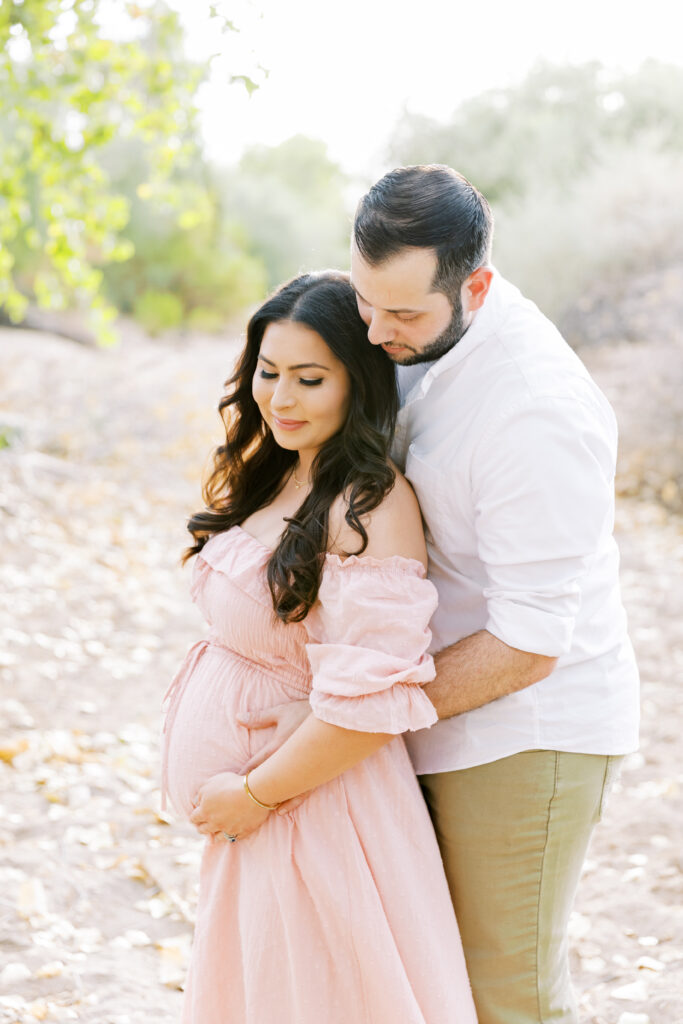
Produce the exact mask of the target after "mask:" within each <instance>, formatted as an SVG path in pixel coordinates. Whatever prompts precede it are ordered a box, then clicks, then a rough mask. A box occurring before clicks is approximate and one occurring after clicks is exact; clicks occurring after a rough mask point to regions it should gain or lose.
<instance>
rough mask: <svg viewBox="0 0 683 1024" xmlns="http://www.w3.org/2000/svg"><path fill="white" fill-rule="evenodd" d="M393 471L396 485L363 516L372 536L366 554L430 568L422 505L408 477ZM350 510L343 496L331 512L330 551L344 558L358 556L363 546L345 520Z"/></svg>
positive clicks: (337, 500) (369, 537) (368, 532)
mask: <svg viewBox="0 0 683 1024" xmlns="http://www.w3.org/2000/svg"><path fill="white" fill-rule="evenodd" d="M392 468H393V469H394V471H395V473H396V479H395V482H394V486H393V487H392V489H391V490H390V491H389V493H388V494H387V495H386V496H385V497H384V499H383V500H382V502H381V503H380V504H379V505H378V506H377V508H375V509H373V510H372V512H370V513H368V515H366V516H364V517H363V526H364V527H365V529H366V531H367V534H368V546H367V547H366V549H365V551H363V555H369V556H372V557H373V558H380V559H381V558H391V556H392V555H401V556H402V557H403V558H414V559H416V560H417V561H418V562H422V564H423V565H424V566H425V568H426V566H427V547H426V544H425V538H424V528H423V526H422V516H421V514H420V506H419V505H418V503H417V498H416V497H415V492H414V491H413V489H412V487H411V486H410V484H409V483H408V481H407V480H406V478H405V477H404V476H403V474H402V473H401V472H400V471H399V470H398V469H396V467H395V466H392ZM347 509H348V501H347V499H346V498H345V497H344V496H342V495H340V496H339V498H337V499H336V501H335V502H334V504H333V505H332V507H331V509H330V531H329V533H330V544H329V550H330V551H333V552H336V553H337V554H340V555H346V554H356V553H357V552H358V551H359V550H360V546H361V538H360V535H359V534H358V533H357V532H356V531H355V530H354V529H353V528H352V527H351V526H349V525H348V523H347V522H346V520H345V518H344V517H345V514H346V512H347Z"/></svg>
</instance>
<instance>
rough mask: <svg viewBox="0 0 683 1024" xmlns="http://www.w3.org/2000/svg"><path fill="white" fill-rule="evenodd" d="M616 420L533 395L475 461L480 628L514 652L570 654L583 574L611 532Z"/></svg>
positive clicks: (597, 410)
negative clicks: (482, 579) (483, 617)
mask: <svg viewBox="0 0 683 1024" xmlns="http://www.w3.org/2000/svg"><path fill="white" fill-rule="evenodd" d="M615 461H616V423H615V421H614V416H613V414H612V412H611V409H609V406H608V405H607V403H604V406H603V405H601V404H600V403H598V402H596V401H594V400H592V398H591V397H590V396H588V397H587V398H586V400H585V401H582V400H581V399H577V398H568V397H565V396H560V397H557V396H554V395H551V396H541V397H537V396H536V397H529V398H528V399H526V400H525V401H522V402H519V403H517V404H516V405H514V406H513V407H512V408H510V409H508V410H505V411H504V412H503V413H502V414H501V415H500V416H499V417H497V418H496V420H495V422H494V423H493V424H492V425H491V427H490V429H489V430H488V431H487V432H486V433H485V434H484V436H483V437H482V439H481V441H480V443H479V445H478V447H477V451H476V456H475V458H473V460H472V483H473V494H474V511H475V532H476V537H477V546H478V554H479V558H480V559H481V561H482V563H483V566H484V571H485V574H486V584H485V587H484V590H483V594H484V598H485V600H486V604H487V622H486V629H487V630H488V632H489V633H491V634H493V636H496V637H498V639H500V640H502V641H503V642H504V643H506V644H508V645H509V646H510V647H515V648H518V649H519V650H523V651H529V652H531V653H535V654H542V655H546V656H548V657H559V656H561V655H562V654H565V653H567V652H568V651H569V649H570V646H571V642H572V634H573V630H574V622H575V619H576V615H577V613H578V611H579V608H580V604H581V585H580V581H581V578H582V576H584V574H585V573H586V572H587V570H588V569H589V567H590V563H591V559H592V558H594V557H595V553H596V551H598V550H599V548H600V541H601V538H602V537H603V536H604V535H605V534H609V533H611V531H612V528H613V518H614V472H615Z"/></svg>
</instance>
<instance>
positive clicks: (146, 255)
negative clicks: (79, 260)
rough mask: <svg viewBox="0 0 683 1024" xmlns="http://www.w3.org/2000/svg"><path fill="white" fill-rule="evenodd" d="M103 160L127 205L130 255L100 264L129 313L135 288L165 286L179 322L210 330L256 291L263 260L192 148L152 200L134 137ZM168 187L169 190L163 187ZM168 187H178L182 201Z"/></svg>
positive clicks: (110, 290)
mask: <svg viewBox="0 0 683 1024" xmlns="http://www.w3.org/2000/svg"><path fill="white" fill-rule="evenodd" d="M105 161H106V165H107V168H108V172H109V174H110V175H111V178H112V180H113V181H114V182H115V183H116V187H117V188H118V189H119V190H120V191H121V192H122V193H123V194H124V195H125V196H126V197H128V198H129V202H130V207H131V217H130V220H129V222H128V224H127V225H126V227H125V229H124V231H123V232H122V234H123V238H124V239H125V240H126V241H127V242H128V243H129V244H130V245H131V248H132V249H133V255H132V256H131V257H130V258H129V259H128V260H126V261H125V262H124V263H119V264H116V265H111V266H109V267H107V268H106V269H105V272H104V285H105V289H106V293H107V295H108V296H109V297H110V299H111V301H112V302H113V303H114V304H115V305H116V307H117V308H118V309H120V310H121V311H122V312H124V313H132V314H133V316H137V315H138V314H137V312H136V310H138V309H139V308H140V307H139V302H138V300H139V299H140V297H141V296H142V295H143V294H145V293H147V292H148V291H150V290H151V291H152V292H171V293H172V294H173V295H174V296H175V297H176V298H177V300H178V301H179V303H180V308H181V315H180V320H179V321H178V322H179V323H180V322H182V323H183V324H186V325H190V324H192V325H193V326H198V325H199V323H200V322H201V323H202V325H203V327H202V329H203V330H208V329H210V326H211V329H215V330H218V329H220V327H221V325H222V324H223V323H224V322H225V320H226V318H228V317H230V316H231V315H233V314H234V313H235V312H236V311H239V310H241V309H243V308H244V307H245V306H248V305H250V304H251V303H253V302H255V301H257V300H258V299H260V298H261V297H262V295H263V294H264V293H265V290H266V275H265V270H264V267H263V263H262V261H261V259H260V258H259V256H258V254H254V253H253V252H252V250H253V245H252V243H251V240H250V239H249V237H248V235H247V233H246V232H245V230H244V229H243V228H242V227H241V226H240V225H239V224H236V223H234V221H232V220H231V218H230V217H228V216H227V214H226V211H225V208H224V203H223V201H222V199H221V196H220V193H219V191H218V188H217V186H216V184H215V183H214V180H213V175H212V172H211V170H210V169H209V168H208V167H207V165H206V164H205V163H204V162H203V160H202V158H201V156H200V155H199V154H197V155H195V157H194V158H193V160H192V161H191V162H190V164H189V166H188V167H187V168H183V169H182V170H181V171H179V172H178V173H176V174H174V175H172V176H171V178H170V181H169V182H168V183H167V185H166V186H165V191H164V193H163V194H160V195H158V196H157V197H156V198H155V201H153V202H150V201H149V196H148V189H149V188H150V186H149V185H148V184H147V166H146V154H145V152H144V150H143V149H142V148H141V147H140V146H139V145H137V144H136V143H134V142H130V141H129V142H126V143H119V144H116V145H112V146H111V147H110V148H109V150H108V152H107V154H106V156H105ZM171 189H172V192H173V193H174V194H171V195H169V194H168V193H169V190H171ZM176 194H182V195H183V197H184V200H185V204H186V205H185V208H184V209H182V207H181V206H180V200H179V199H178V198H177V197H176ZM196 311H199V312H196Z"/></svg>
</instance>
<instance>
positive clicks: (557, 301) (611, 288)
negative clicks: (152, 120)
mask: <svg viewBox="0 0 683 1024" xmlns="http://www.w3.org/2000/svg"><path fill="white" fill-rule="evenodd" d="M682 200H683V153H676V152H667V151H663V150H662V148H661V141H660V139H658V138H644V137H642V138H641V139H640V140H639V144H638V146H637V147H631V146H627V145H625V144H623V143H622V144H620V145H618V146H617V145H614V146H611V147H605V149H604V150H603V152H602V153H600V154H599V155H598V154H596V157H595V160H594V162H593V163H592V165H591V166H590V168H588V169H587V170H586V171H584V172H583V173H582V174H581V175H578V176H577V177H576V179H575V181H574V182H573V183H572V184H571V186H565V187H558V185H557V184H556V183H555V182H553V181H545V182H542V181H539V182H536V183H535V184H534V186H533V187H532V188H530V189H529V191H528V192H526V193H525V194H524V195H523V196H521V197H514V198H512V199H509V200H508V201H507V202H504V203H501V204H500V206H499V207H498V208H497V211H496V213H497V218H496V220H497V227H496V242H495V250H494V252H495V263H496V266H497V267H499V269H500V270H501V271H502V272H503V273H504V274H505V275H506V276H507V277H509V278H510V279H511V280H512V281H514V282H515V284H517V285H518V286H519V287H520V288H521V289H522V291H523V292H524V293H525V294H527V295H528V296H529V297H530V298H532V299H533V300H534V301H535V302H536V303H537V304H538V305H539V306H540V307H541V309H542V310H543V311H544V312H545V313H546V314H547V315H548V316H550V317H552V318H556V319H561V318H562V317H563V316H564V315H565V314H566V313H567V311H568V309H569V308H570V307H571V306H572V305H574V304H576V305H578V306H579V308H580V307H581V305H582V303H586V302H589V301H590V295H591V293H593V292H600V293H601V294H605V293H608V294H610V295H611V296H612V298H613V299H614V300H615V301H616V300H618V299H619V298H620V297H621V296H622V293H623V290H624V289H625V288H627V287H628V282H629V281H630V279H631V277H632V276H633V275H634V274H635V273H637V272H641V271H644V270H651V269H655V268H663V267H665V266H667V265H668V264H670V263H675V262H678V261H680V260H681V259H683V201H682Z"/></svg>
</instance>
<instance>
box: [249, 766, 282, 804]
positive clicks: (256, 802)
mask: <svg viewBox="0 0 683 1024" xmlns="http://www.w3.org/2000/svg"><path fill="white" fill-rule="evenodd" d="M244 792H245V793H246V794H247V796H248V797H249V798H250V799H251V800H253V801H254V803H255V804H258V805H259V807H262V808H263V810H264V811H274V810H275V808H276V807H279V806H280V805H279V804H263V803H261V801H260V800H259V798H258V797H256V796H254V794H253V793H252V791H251V790H250V789H249V772H247V774H246V775H245V776H244Z"/></svg>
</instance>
